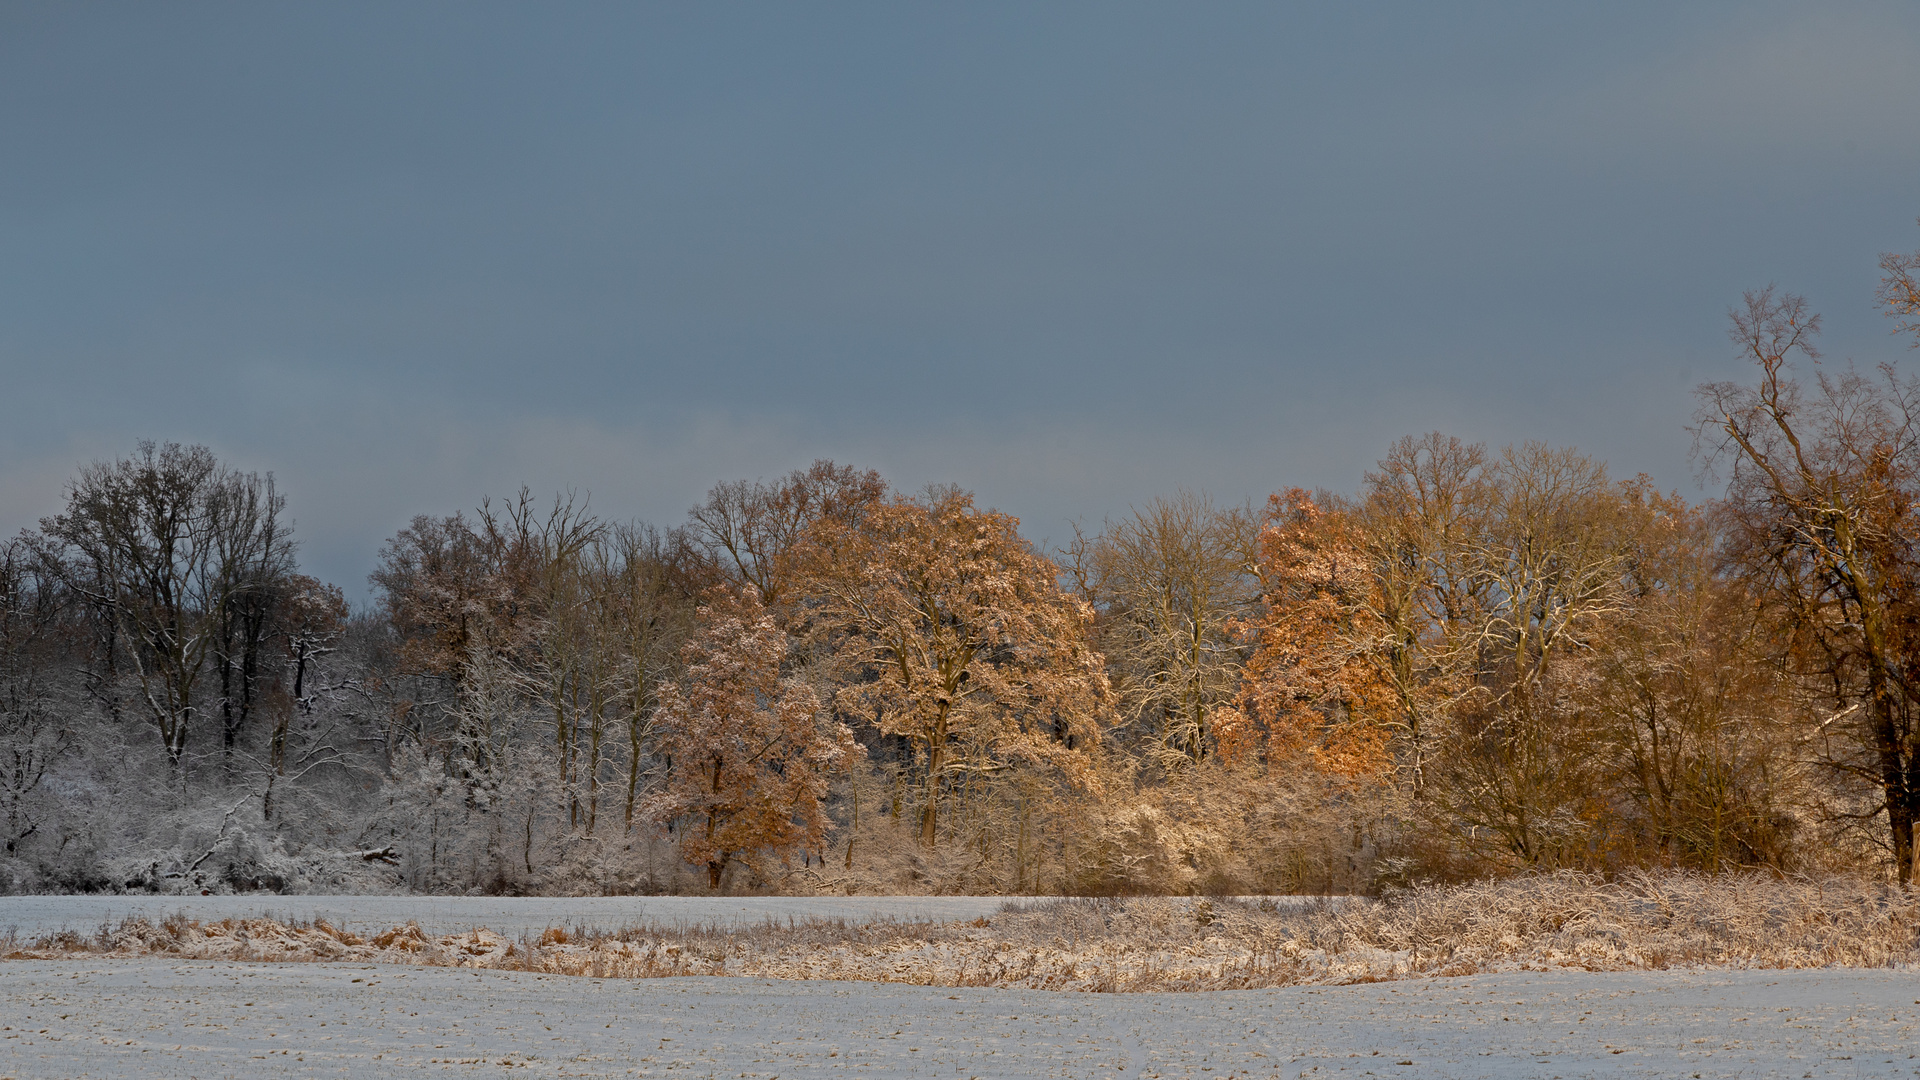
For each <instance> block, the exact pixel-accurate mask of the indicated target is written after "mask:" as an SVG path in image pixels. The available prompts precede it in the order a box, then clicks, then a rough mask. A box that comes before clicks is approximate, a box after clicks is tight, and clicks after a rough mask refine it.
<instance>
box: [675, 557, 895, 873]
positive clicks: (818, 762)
mask: <svg viewBox="0 0 1920 1080" xmlns="http://www.w3.org/2000/svg"><path fill="white" fill-rule="evenodd" d="M786 651H787V640H786V635H785V634H783V633H782V632H781V631H780V629H779V627H777V626H775V625H774V621H773V616H772V615H770V614H769V613H768V612H767V610H766V607H765V606H764V605H763V604H762V603H761V602H760V596H759V593H758V592H757V591H756V590H754V589H753V587H752V586H744V587H742V588H741V589H740V590H739V591H738V592H730V591H727V590H724V589H722V590H716V591H715V592H714V593H713V594H711V596H710V599H709V603H708V604H707V605H706V606H705V607H703V608H701V610H700V614H699V626H698V628H697V630H696V632H695V634H694V637H693V639H692V640H690V641H688V642H687V644H686V645H685V646H684V647H683V649H682V652H681V655H682V658H683V659H684V660H685V662H686V668H687V676H686V685H685V687H684V688H682V687H678V686H667V687H665V688H663V689H662V690H661V691H660V704H659V707H658V709H657V710H656V712H655V715H654V730H655V732H656V738H657V740H658V741H657V742H656V743H655V750H656V752H657V753H659V754H661V755H663V756H664V757H665V759H666V761H667V763H668V766H667V775H666V779H665V782H664V785H663V787H662V790H660V791H659V792H658V793H657V794H655V795H654V796H652V797H651V798H650V799H649V800H648V803H647V808H648V811H649V814H650V816H651V817H652V818H653V819H654V820H656V821H661V822H673V823H677V824H678V829H679V835H680V851H681V854H682V855H683V856H684V857H685V858H686V860H687V861H688V862H690V863H693V864H695V865H703V866H705V867H706V869H707V884H708V886H709V887H710V888H714V889H718V888H719V887H720V883H721V877H722V875H723V874H725V872H726V869H727V867H728V866H729V865H730V864H732V863H733V862H735V861H741V862H745V863H747V864H748V865H750V866H751V865H755V864H757V863H758V862H759V861H760V860H761V859H762V858H765V857H782V856H786V855H789V854H791V853H792V852H793V851H794V850H796V849H799V850H803V851H819V850H820V849H821V848H822V847H823V846H824V845H825V842H826V832H827V828H828V825H829V824H830V823H829V821H828V819H827V815H826V812H825V809H824V808H823V807H822V805H821V799H822V798H823V797H824V796H825V795H826V791H827V779H828V775H829V773H830V772H831V771H832V770H834V769H836V768H838V767H840V766H841V765H842V764H843V763H844V762H846V761H847V760H848V759H849V758H850V757H851V756H852V755H853V754H854V753H856V752H857V747H856V746H855V745H854V741H853V733H852V732H851V731H849V730H848V729H847V727H846V726H845V725H844V724H838V723H831V722H828V723H823V722H822V721H821V717H820V712H821V703H820V699H819V697H818V696H817V695H815V694H814V692H813V691H812V689H811V688H809V687H808V686H806V685H805V684H804V683H801V682H799V681H797V680H793V679H783V678H782V677H781V670H780V668H781V661H782V660H783V659H784V658H785V656H786ZM756 869H764V867H756Z"/></svg>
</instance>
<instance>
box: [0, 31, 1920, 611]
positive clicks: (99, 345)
mask: <svg viewBox="0 0 1920 1080" xmlns="http://www.w3.org/2000/svg"><path fill="white" fill-rule="evenodd" d="M1917 102H1920V4H1913V3H1888V4H1836V3H1824V4H1818V5H1813V4H1767V3H1757V2H1741V3H1729V4H1687V5H1675V4H1671V3H1664V2H1662V3H1648V4H1630V3H1609V4H1539V3H1524V4H1511V5H1491V4H1444V5H1443V4H1431V3H1409V4H1400V5H1389V4H1376V5H1359V4H1326V5H1320V6H1316V7H1307V6H1296V5H1281V4H1272V3H1260V4H1249V5H1233V4H1203V5H1197V4H1181V5H1172V4H1168V5H1160V6H1144V5H1128V4H1120V3H1114V2H1111V0H1105V2H1101V3H1093V4H1085V5H1075V4H1064V3H1060V4H1044V5H1041V4H1027V3H1022V4H1008V5H993V4H985V3H968V4H956V5H947V6H945V7H935V6H932V5H904V4H872V5H852V4H790V3H783V4H768V5H748V4H725V5H718V4H687V5H681V6H677V7H667V6H652V5H639V4H617V5H616V4H606V5H594V4H571V5H561V4H539V5H535V4H525V5H518V6H497V5H488V4H477V3H458V4H448V5H433V4H419V3H402V4H396V3H378V4H367V5H355V4H349V3H339V2H329V3H324V4H306V5H273V4H226V5H194V4H166V5H158V4H153V5H134V4H123V5H79V4H70V3H57V4H44V5H43V4H34V3H23V2H20V0H13V2H9V3H6V4H4V5H0V373H3V374H4V384H3V385H4V390H0V393H4V395H5V397H4V400H5V401H6V403H7V404H6V408H5V422H4V424H3V425H0V529H3V530H5V531H6V532H8V533H11V532H12V531H14V530H15V529H18V528H20V527H23V526H27V525H30V524H32V523H33V522H34V521H35V520H36V519H38V518H39V517H41V516H43V515H46V514H51V513H54V512H56V511H57V510H58V509H59V507H60V504H61V487H62V485H63V484H64V483H65V481H66V480H67V479H68V478H69V477H70V476H71V475H72V474H73V473H74V471H75V469H76V467H77V466H78V465H79V464H80V463H81V462H82V461H84V460H87V459H90V458H95V457H112V456H117V455H120V454H123V453H126V452H127V451H129V450H131V449H132V447H133V444H134V443H135V441H136V440H138V439H141V438H153V439H158V440H177V441H181V442H200V443H206V444H208V445H210V446H212V447H213V448H214V449H215V450H216V451H217V452H219V453H220V454H221V455H222V456H223V457H225V458H226V459H228V460H229V461H231V462H233V463H235V464H237V465H240V466H242V467H244V468H248V469H258V470H272V471H273V472H274V473H276V474H277V475H278V477H279V479H280V482H281V485H282V487H283V489H284V490H285V492H286V493H287V495H288V497H289V501H290V508H291V510H292V511H293V513H294V515H295V517H296V518H297V520H298V528H299V534H300V536H301V537H302V538H303V544H304V547H303V561H304V562H305V564H306V566H307V567H308V569H309V570H311V571H312V572H315V573H317V574H319V575H320V576H323V577H327V578H330V579H332V580H335V581H338V582H340V583H341V584H343V585H345V586H346V587H347V588H348V590H349V592H350V594H354V595H364V587H365V586H364V581H365V575H366V573H367V571H368V570H369V569H370V568H371V566H372V563H373V559H374V556H375V552H376V551H377V549H378V547H379V544H380V542H381V541H382V539H384V538H385V537H387V536H389V535H391V534H392V533H393V531H394V530H395V529H396V528H398V527H399V526H400V525H402V524H404V523H405V522H406V520H407V519H408V518H410V517H411V516H412V515H413V514H415V513H421V512H431V513H449V512H452V511H454V510H457V509H462V508H470V507H472V506H473V505H475V504H476V503H477V502H478V501H479V500H480V498H481V497H482V496H483V495H484V494H487V493H493V494H496V495H499V494H503V493H508V492H511V491H513V490H515V489H517V488H518V487H519V486H520V485H521V484H523V483H524V484H527V485H530V486H531V487H532V488H534V489H535V491H536V492H551V491H552V490H553V489H555V488H557V487H560V486H562V485H569V484H570V485H573V486H575V487H578V488H580V489H584V490H587V491H590V492H591V494H592V498H593V504H594V507H595V508H596V509H597V510H598V511H600V512H601V513H602V514H604V515H608V516H613V517H630V516H638V517H644V518H647V519H649V520H653V521H656V522H659V523H662V524H671V523H675V522H677V521H679V520H680V519H681V516H682V515H683V513H684V511H685V510H686V508H687V507H688V506H689V505H690V504H692V503H693V502H695V501H696V500H698V499H699V498H700V497H701V495H702V493H703V492H704V491H705V490H706V489H707V488H708V487H709V486H710V485H711V484H712V483H714V482H715V481H716V480H721V479H727V478H733V477H754V476H767V477H771V476H774V475H777V474H779V473H782V472H784V471H786V470H787V469H790V468H793V467H796V466H801V465H804V464H806V463H807V462H809V461H811V460H812V459H814V458H816V457H823V456H824V457H833V458H836V459H839V460H842V461H848V462H852V463H855V464H859V465H862V466H872V467H876V468H879V469H880V470H881V471H882V472H883V473H885V474H886V475H887V477H888V478H889V479H890V480H892V481H893V482H894V483H896V484H898V485H900V486H902V487H907V488H917V487H919V486H921V485H923V484H925V483H927V482H931V481H948V482H954V483H958V484H961V485H963V486H966V487H969V488H972V489H974V490H975V491H977V492H978V493H979V495H980V498H981V501H982V502H983V503H990V504H994V505H997V506H999V507H1001V508H1003V509H1006V510H1009V511H1012V512H1014V513H1017V514H1019V515H1020V516H1021V517H1022V519H1023V521H1024V525H1025V529H1026V531H1027V533H1028V535H1030V536H1032V537H1034V538H1036V539H1043V538H1047V537H1052V538H1054V539H1060V538H1062V537H1064V536H1065V535H1066V533H1067V531H1068V522H1069V521H1070V520H1072V519H1074V518H1082V519H1087V520H1090V521H1093V522H1097V521H1098V520H1099V519H1100V518H1102V517H1103V516H1106V515H1110V514H1118V513H1122V512H1124V511H1125V509H1126V507H1127V506H1128V504H1129V503H1130V502H1137V501H1139V500H1141V499H1144V498H1147V497H1150V496H1152V495H1155V494H1159V493H1165V492H1169V491H1171V490H1173V489H1174V488H1176V487H1178V486H1181V485H1187V486H1192V487H1201V488H1205V489H1207V490H1209V491H1211V492H1212V493H1214V494H1215V495H1216V496H1218V497H1221V498H1226V499H1236V500H1237V499H1240V498H1246V497H1254V498H1258V497H1262V496H1264V495H1265V494H1266V493H1267V492H1269V491H1272V490H1274V489H1275V488H1277V487H1282V486H1286V485H1294V484H1298V485H1302V486H1316V485H1325V486H1330V487H1334V488H1339V489H1350V488H1352V487H1353V486H1354V485H1355V484H1356V483H1357V481H1358V480H1359V478H1360V475H1361V473H1362V472H1363V471H1364V470H1365V469H1366V468H1367V467H1369V466H1370V465H1371V463H1372V462H1373V461H1374V460H1375V459H1376V458H1377V457H1378V456H1379V453H1380V451H1381V450H1382V448H1383V447H1384V446H1385V445H1386V444H1387V443H1388V442H1389V441H1390V440H1391V439H1393V438H1395V437H1397V436H1399V435H1401V434H1405V433H1410V432H1419V431H1426V430H1431V429H1441V430H1445V431H1447V432H1450V433H1453V434H1457V435H1460V436H1462V437H1465V438H1469V439H1474V440H1484V441H1487V442H1490V443H1496V444H1498V443H1502V442H1507V441H1514V440H1521V439H1529V438H1542V439H1549V440H1552V441H1555V442H1562V443H1572V444H1575V445H1578V446H1580V447H1582V448H1583V449H1586V450H1588V451H1589V452H1591V453H1594V454H1596V455H1598V456H1601V457H1604V458H1605V459H1607V460H1608V461H1609V463H1610V464H1611V465H1612V467H1613V468H1614V470H1615V471H1616V472H1617V473H1621V474H1628V475H1630V474H1632V473H1636V472H1641V471H1645V472H1648V473H1651V474H1652V475H1653V476H1654V478H1655V479H1656V480H1657V481H1658V482H1659V483H1660V484H1661V485H1662V486H1665V487H1669V488H1679V489H1680V490H1682V491H1683V492H1685V493H1687V494H1689V495H1694V494H1697V493H1698V491H1699V489H1698V488H1697V487H1696V486H1695V484H1694V479H1693V471H1692V467H1691V464H1690V462H1689V459H1688V446H1689V440H1688V436H1687V434H1686V432H1685V430H1684V425H1685V422H1686V418H1687V416H1688V414H1689V412H1690V411H1691V407H1692V403H1691V399H1690V395H1689V391H1690V388H1691V387H1692V386H1693V385H1694V384H1696V383H1698V382H1700V381H1702V380H1704V379H1712V378H1726V377H1739V376H1741V375H1742V374H1743V373H1742V371H1741V369H1740V368H1739V366H1738V365H1737V363H1736V362H1735V361H1734V359H1733V357H1732V356H1731V353H1730V349H1729V346H1728V345H1727V343H1726V340H1725V337H1724V334H1723V331H1724V325H1725V312H1726V309H1727V307H1728V305H1729V304H1730V303H1732V302H1733V301H1735V300H1737V299H1738V297H1739V295H1740V292H1741V290H1742V289H1745V288H1750V287H1755V286H1760V285H1765V284H1767V283H1769V282H1778V283H1779V284H1780V285H1781V286H1782V287H1784V288H1787V289H1791V290H1793V291H1797V292H1802V293H1805V294H1807V295H1808V296H1809V297H1810V299H1811V300H1812V302H1813V303H1814V305H1815V306H1816V307H1817V308H1819V309H1820V310H1822V311H1824V312H1825V313H1826V315H1827V319H1828V334H1827V337H1826V342H1825V344H1826V346H1827V351H1828V353H1829V356H1830V358H1831V359H1832V360H1834V361H1840V360H1844V359H1846V358H1849V357H1851V358H1854V359H1857V360H1859V361H1862V362H1867V363H1871V362H1877V361H1880V360H1885V359H1900V358H1902V357H1908V356H1911V357H1912V359H1914V360H1920V356H1912V354H1910V353H1909V352H1908V351H1907V350H1906V349H1904V348H1903V347H1902V345H1901V343H1900V342H1898V341H1896V340H1894V339H1892V338H1890V337H1889V336H1888V334H1887V331H1888V330H1889V329H1890V324H1889V323H1888V322H1887V320H1885V319H1883V318H1882V317H1881V316H1880V315H1879V313H1878V312H1877V311H1876V309H1875V308H1874V305H1873V296H1872V294H1873V289H1874V286H1875V283H1876V280H1877V271H1876V269H1875V265H1874V264H1875V262H1876V260H1877V258H1878V255H1879V253H1880V252H1882V251H1886V250H1894V249H1899V250H1912V249H1914V248H1916V247H1920V228H1916V227H1915V218H1916V216H1920V108H1916V107H1915V106H1916V103H1917Z"/></svg>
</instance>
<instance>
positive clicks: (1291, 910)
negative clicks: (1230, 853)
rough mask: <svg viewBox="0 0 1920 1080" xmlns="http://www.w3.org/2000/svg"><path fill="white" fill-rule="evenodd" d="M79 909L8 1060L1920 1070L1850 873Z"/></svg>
mask: <svg viewBox="0 0 1920 1080" xmlns="http://www.w3.org/2000/svg"><path fill="white" fill-rule="evenodd" d="M81 899H82V898H72V897H62V898H53V897H44V898H8V899H6V900H3V901H0V920H12V925H13V928H12V929H11V930H8V931H6V932H5V937H6V940H5V941H4V942H0V948H4V952H5V956H6V960H5V961H4V962H0V1016H5V1017H9V1018H14V1019H13V1021H12V1022H0V1027H4V1028H5V1029H6V1030H4V1031H0V1076H19V1077H25V1076H55V1075H58V1076H73V1075H136V1074H137V1075H142V1076H175V1075H178V1076H209V1075H242V1074H258V1073H259V1072H261V1071H263V1070H264V1071H266V1072H269V1073H274V1074H285V1073H306V1072H314V1073H325V1074H327V1075H385V1074H387V1073H389V1072H391V1071H393V1070H395V1069H405V1068H415V1067H421V1068H440V1067H454V1068H462V1069H464V1070H469V1071H470V1070H471V1069H474V1068H484V1069H488V1070H491V1069H496V1068H502V1069H504V1068H510V1069H512V1070H514V1071H516V1072H517V1071H522V1070H532V1071H533V1074H535V1075H556V1076H557V1075H563V1074H565V1075H637V1076H656V1075H690V1076H700V1075H727V1076H735V1077H748V1076H757V1077H774V1076H806V1075H817V1074H823V1073H830V1072H855V1073H861V1072H864V1073H865V1074H866V1075H871V1076H908V1075H911V1076H937V1075H954V1076H966V1077H988V1076H1008V1077H1014V1076H1075V1077H1099V1076H1113V1077H1122V1076H1125V1077H1132V1076H1199V1075H1218V1076H1238V1075H1250V1076H1276V1075H1286V1076H1293V1077H1300V1076H1313V1075H1318V1074H1329V1075H1330V1074H1333V1073H1346V1074H1353V1075H1408V1076H1412V1075H1419V1076H1563V1077H1572V1076H1646V1075H1662V1076H1673V1075H1681V1076H1701V1077H1708V1076H1774V1075H1777V1076H1800V1077H1805V1076H1809V1075H1811V1076H1829V1075H1833V1076H1906V1075H1920V1064H1916V1061H1920V1059H1916V1058H1914V1057H1912V1056H1911V1054H1912V1050H1911V1049H1910V1048H1909V1044H1911V1043H1913V1042H1914V1041H1915V1039H1916V1023H1915V1017H1916V1016H1920V979H1916V978H1915V974H1914V963H1913V962H1914V959H1915V957H1914V953H1915V939H1916V935H1915V930H1916V927H1917V926H1920V907H1916V905H1915V904H1914V903H1913V902H1912V901H1911V900H1910V899H1908V898H1907V897H1906V896H1905V894H1903V893H1900V892H1898V891H1895V890H1892V889H1888V888H1885V887H1874V886H1870V885H1865V884H1854V885H1851V886H1850V885H1848V884H1847V883H1846V882H1843V881H1833V880H1829V881H1823V882H1795V881H1779V880H1773V879H1768V878H1764V877H1761V876H1758V875H1752V876H1740V875H1719V876H1712V877H1708V876H1688V875H1664V876H1660V877H1642V878H1637V879H1627V880H1620V881H1615V882H1611V883H1609V882H1603V881H1600V880H1598V879H1593V878H1589V877H1585V876H1582V875H1575V874H1562V875H1554V876H1549V877H1541V878H1531V879H1509V880H1505V881H1498V882H1489V883H1484V884H1481V885H1475V886H1455V887H1447V888H1433V889H1423V890H1413V891H1411V892H1408V893H1406V894H1402V895H1398V896H1394V897H1390V898H1387V899H1384V900H1366V899H1343V900H1338V901H1329V900H1316V899H1298V898H1296V899H1292V900H1281V899H1277V898H1222V897H1215V898H1206V897H1181V898H1169V897H1138V898H1129V899H1029V900H1012V901H1005V900H999V899H986V898H965V897H953V898H901V897H888V898H841V899H837V900H825V899H818V898H797V899H796V898H763V899H753V898H726V899H714V900H699V899H695V898H624V899H616V898H593V899H583V900H557V899H521V900H513V899H491V898H460V899H456V898H402V897H377V898H342V897H272V898H244V897H202V898H184V899H183V898H166V899H164V900H161V899H154V900H149V901H146V902H144V903H129V901H131V900H132V899H133V898H127V897H119V898H113V899H114V900H116V901H118V902H120V903H121V904H123V905H126V906H123V907H120V908H118V909H117V911H118V912H119V913H120V915H119V917H118V918H117V920H116V919H114V918H110V917H108V916H109V915H110V914H111V913H110V912H108V911H106V909H105V903H106V899H107V898H85V899H86V900H87V904H90V905H93V907H92V908H91V909H90V908H89V907H88V906H86V905H83V904H80V903H77V901H79V900H81ZM269 915H271V916H272V917H267V916H269ZM95 916H98V917H99V919H100V921H99V922H98V923H95V924H94V925H93V926H92V927H89V928H85V929H76V928H75V924H76V923H77V922H80V921H82V920H83V919H86V918H91V917H95ZM402 916H404V921H402V920H401V918H400V917H402ZM0 925H3V924H0ZM383 926H384V929H383V928H382V927H383Z"/></svg>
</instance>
